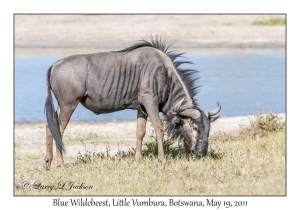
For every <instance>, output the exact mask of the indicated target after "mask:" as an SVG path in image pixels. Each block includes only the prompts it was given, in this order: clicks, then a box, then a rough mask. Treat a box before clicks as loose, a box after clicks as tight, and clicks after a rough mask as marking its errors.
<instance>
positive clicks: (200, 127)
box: [169, 99, 221, 158]
mask: <svg viewBox="0 0 300 210" xmlns="http://www.w3.org/2000/svg"><path fill="white" fill-rule="evenodd" d="M183 100H184V99H182V100H181V101H179V102H178V103H177V104H176V105H175V108H174V114H176V116H174V117H173V118H172V122H171V123H172V124H176V126H175V127H174V128H175V129H177V130H178V131H179V133H178V134H179V135H180V136H181V138H182V140H183V141H184V146H185V149H186V151H190V152H194V154H195V156H196V157H198V158H201V157H204V156H206V154H207V149H208V137H209V132H210V123H212V122H214V121H215V120H216V119H218V117H219V116H217V117H213V115H216V114H217V113H218V112H219V111H220V110H221V106H220V104H219V102H217V107H216V108H215V109H214V110H212V111H206V110H199V109H182V108H181V104H182V102H183ZM169 132H170V131H169Z"/></svg>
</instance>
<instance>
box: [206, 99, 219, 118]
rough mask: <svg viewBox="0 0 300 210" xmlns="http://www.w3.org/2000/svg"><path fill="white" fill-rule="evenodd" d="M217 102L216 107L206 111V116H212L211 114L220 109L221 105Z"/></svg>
mask: <svg viewBox="0 0 300 210" xmlns="http://www.w3.org/2000/svg"><path fill="white" fill-rule="evenodd" d="M217 104H218V106H217V108H215V109H214V110H212V111H207V113H208V116H213V115H215V114H217V113H218V112H219V111H220V110H221V106H220V104H219V102H217Z"/></svg>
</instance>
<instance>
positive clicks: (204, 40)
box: [14, 15, 286, 54]
mask: <svg viewBox="0 0 300 210" xmlns="http://www.w3.org/2000/svg"><path fill="white" fill-rule="evenodd" d="M273 18H281V19H285V15H15V16H14V21H15V42H14V44H15V49H16V51H17V52H18V50H20V51H21V52H22V53H24V51H25V52H26V51H27V50H30V49H35V50H37V49H47V50H51V49H54V48H58V49H61V50H62V51H64V50H65V49H70V48H71V49H89V50H90V49H97V50H98V51H108V50H119V49H122V48H125V47H128V46H130V45H132V44H133V43H135V42H136V41H137V40H140V39H142V38H144V39H148V38H149V37H150V36H151V35H153V36H156V35H158V36H162V37H163V38H164V37H167V38H168V43H169V44H171V43H174V45H173V46H172V49H180V50H184V51H185V50H186V49H187V51H193V50H197V51H199V49H202V48H285V35H286V33H285V25H276V24H273V25H258V24H255V22H258V21H268V20H272V19H273ZM22 49H23V51H22ZM24 49H25V50H24ZM83 51H84V52H86V50H83ZM81 52H82V50H81ZM70 54H72V53H70ZM73 54H74V53H73Z"/></svg>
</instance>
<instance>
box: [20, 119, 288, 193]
mask: <svg viewBox="0 0 300 210" xmlns="http://www.w3.org/2000/svg"><path fill="white" fill-rule="evenodd" d="M285 143H286V142H285V123H284V122H282V121H280V119H279V117H278V115H276V114H271V113H270V114H266V115H263V114H261V113H259V114H258V115H257V116H256V118H255V119H254V120H250V126H249V127H242V128H240V129H239V130H237V131H235V132H229V133H216V134H214V135H212V136H211V138H210V148H209V151H208V155H207V156H206V157H205V158H203V159H200V160H198V159H195V158H194V157H188V158H186V157H185V155H184V153H183V151H182V147H181V146H180V145H177V144H175V143H173V142H172V141H170V140H165V141H164V149H165V153H166V155H167V160H166V161H165V162H162V163H159V162H158V161H157V157H156V156H157V144H156V141H155V140H154V139H150V140H148V141H145V142H144V147H143V159H142V160H140V161H136V160H135V158H134V154H135V151H134V149H130V150H128V151H119V152H118V153H117V154H115V155H113V156H110V155H108V154H106V153H96V152H91V151H86V152H85V153H84V154H81V153H79V154H78V155H77V156H76V157H69V159H68V162H69V164H67V165H66V166H65V167H63V168H56V167H52V168H51V170H50V171H45V170H44V169H43V167H42V166H41V161H40V160H41V157H39V156H37V155H30V154H27V155H24V156H22V157H21V156H18V155H16V157H15V180H16V181H15V182H16V183H19V182H20V181H22V180H24V179H25V178H26V177H28V176H32V177H36V178H37V179H38V180H39V181H40V182H41V184H39V185H36V188H40V189H32V188H30V187H28V188H26V189H15V195H285V193H286V189H285V180H286V174H285V167H286V165H285V158H286V149H285V148H286V146H285ZM72 183H73V184H72ZM45 186H54V188H53V189H52V190H49V188H47V187H45ZM74 186H77V187H74ZM80 186H81V187H80ZM60 188H61V189H60ZM70 188H71V189H70ZM79 188H85V189H79Z"/></svg>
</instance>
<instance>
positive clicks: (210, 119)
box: [209, 116, 220, 123]
mask: <svg viewBox="0 0 300 210" xmlns="http://www.w3.org/2000/svg"><path fill="white" fill-rule="evenodd" d="M219 117H220V116H217V117H210V118H209V121H210V122H211V123H212V122H214V121H216V120H217V119H218V118H219Z"/></svg>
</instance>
